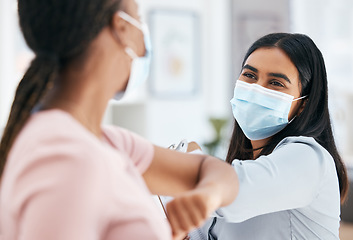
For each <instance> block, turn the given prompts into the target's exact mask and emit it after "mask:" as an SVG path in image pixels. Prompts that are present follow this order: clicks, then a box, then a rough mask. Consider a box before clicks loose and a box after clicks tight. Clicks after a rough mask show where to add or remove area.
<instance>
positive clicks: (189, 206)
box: [143, 147, 238, 239]
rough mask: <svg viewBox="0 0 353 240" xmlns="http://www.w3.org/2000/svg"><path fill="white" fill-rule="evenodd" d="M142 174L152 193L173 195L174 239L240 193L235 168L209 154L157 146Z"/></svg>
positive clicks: (170, 214) (170, 210)
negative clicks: (190, 152)
mask: <svg viewBox="0 0 353 240" xmlns="http://www.w3.org/2000/svg"><path fill="white" fill-rule="evenodd" d="M143 177H144V178H145V181H146V183H147V186H148V187H149V189H150V190H151V192H152V193H154V194H160V195H168V196H173V197H174V199H173V200H172V201H171V202H169V203H168V205H167V217H168V220H169V223H170V225H171V227H172V230H173V236H174V239H179V238H180V237H183V236H185V234H186V233H187V232H189V231H190V230H191V229H193V228H195V227H199V226H200V225H201V224H202V223H203V222H204V221H205V220H206V219H207V218H208V217H209V215H210V214H211V213H212V212H214V211H215V210H216V209H218V208H219V207H222V206H226V205H228V204H230V203H232V202H233V201H234V199H235V197H236V196H237V194H238V178H237V175H236V172H235V171H234V169H233V168H232V167H231V166H230V165H228V164H227V163H225V162H223V161H221V160H219V159H217V158H214V157H211V156H207V155H196V154H186V153H180V152H176V151H172V150H168V149H164V148H160V147H155V154H154V158H153V160H152V163H151V165H150V167H149V168H148V169H147V171H146V172H145V173H144V175H143Z"/></svg>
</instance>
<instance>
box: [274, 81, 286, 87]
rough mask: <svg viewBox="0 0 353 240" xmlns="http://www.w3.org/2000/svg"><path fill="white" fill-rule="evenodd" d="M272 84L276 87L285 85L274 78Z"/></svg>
mask: <svg viewBox="0 0 353 240" xmlns="http://www.w3.org/2000/svg"><path fill="white" fill-rule="evenodd" d="M271 85H273V86H275V87H285V86H284V84H283V83H281V82H280V81H278V80H272V81H271Z"/></svg>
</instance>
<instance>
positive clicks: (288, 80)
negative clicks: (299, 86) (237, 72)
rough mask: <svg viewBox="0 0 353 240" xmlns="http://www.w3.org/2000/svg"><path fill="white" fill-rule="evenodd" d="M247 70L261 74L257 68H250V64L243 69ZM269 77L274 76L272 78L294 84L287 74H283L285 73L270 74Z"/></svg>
mask: <svg viewBox="0 0 353 240" xmlns="http://www.w3.org/2000/svg"><path fill="white" fill-rule="evenodd" d="M245 68H246V69H249V70H251V71H253V72H256V73H258V72H259V70H257V68H255V67H253V66H250V65H249V64H246V65H245V66H244V67H243V69H245ZM268 75H269V76H272V77H278V78H282V79H284V80H286V81H287V82H289V83H292V82H291V81H290V79H289V78H288V77H287V76H286V75H285V74H283V73H269V74H268Z"/></svg>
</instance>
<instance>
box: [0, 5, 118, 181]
mask: <svg viewBox="0 0 353 240" xmlns="http://www.w3.org/2000/svg"><path fill="white" fill-rule="evenodd" d="M120 2H121V0H50V1H44V0H18V14H19V19H20V26H21V30H22V32H23V35H24V38H25V40H26V42H27V44H28V46H29V47H30V48H31V49H32V50H33V52H34V53H35V54H36V56H35V58H34V60H33V61H32V62H31V65H30V66H29V68H28V70H27V72H26V73H25V74H24V76H23V78H22V80H21V81H20V83H19V85H18V87H17V90H16V95H15V98H14V101H13V104H12V107H11V112H10V115H9V118H8V121H7V125H6V127H5V130H4V134H3V136H2V139H1V143H0V178H1V176H2V173H3V171H4V167H5V164H6V159H7V156H8V153H9V151H10V149H11V147H12V145H13V143H14V141H15V138H16V136H17V135H18V133H19V132H20V131H21V129H22V128H23V126H24V124H25V123H26V121H27V120H28V118H29V116H30V114H31V111H32V109H33V107H34V106H35V105H36V104H37V103H38V102H39V100H40V99H41V98H42V97H43V96H44V95H45V93H46V92H47V89H48V87H49V86H50V85H52V84H53V82H54V80H56V79H58V78H59V73H60V71H62V70H63V69H65V68H66V67H67V66H68V65H69V64H70V63H72V62H77V61H78V60H82V58H83V57H84V56H85V54H86V53H87V52H88V49H89V46H90V43H91V42H92V40H93V39H94V38H95V37H96V36H97V35H98V34H99V32H101V30H102V29H103V28H104V27H105V26H107V25H108V24H109V23H110V21H111V19H112V16H113V15H114V13H115V12H116V11H117V10H119V8H120V5H121V4H120Z"/></svg>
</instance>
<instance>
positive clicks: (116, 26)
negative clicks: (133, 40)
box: [110, 11, 129, 46]
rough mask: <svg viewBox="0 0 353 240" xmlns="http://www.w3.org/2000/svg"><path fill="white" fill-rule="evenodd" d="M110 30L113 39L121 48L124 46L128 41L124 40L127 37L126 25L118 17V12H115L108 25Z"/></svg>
mask: <svg viewBox="0 0 353 240" xmlns="http://www.w3.org/2000/svg"><path fill="white" fill-rule="evenodd" d="M110 29H111V32H112V35H113V37H114V39H115V40H116V41H117V42H118V43H119V44H121V45H122V46H126V45H127V44H126V43H127V42H128V40H127V39H126V37H127V35H128V33H127V32H128V29H129V28H128V23H127V22H126V21H125V20H124V19H122V18H121V17H120V16H119V12H118V11H117V12H115V13H114V15H113V17H112V20H111V23H110Z"/></svg>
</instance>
